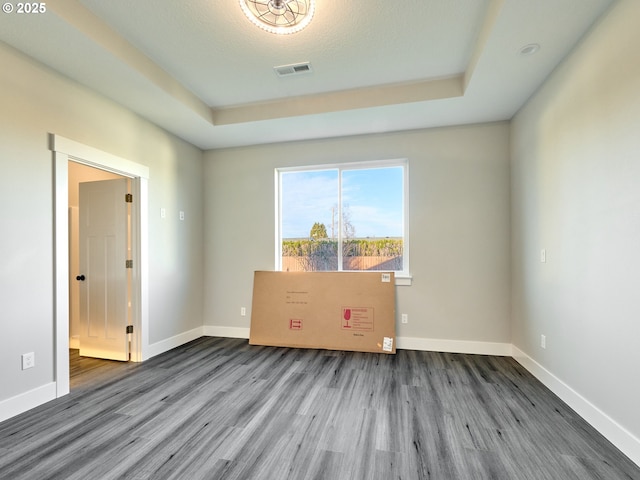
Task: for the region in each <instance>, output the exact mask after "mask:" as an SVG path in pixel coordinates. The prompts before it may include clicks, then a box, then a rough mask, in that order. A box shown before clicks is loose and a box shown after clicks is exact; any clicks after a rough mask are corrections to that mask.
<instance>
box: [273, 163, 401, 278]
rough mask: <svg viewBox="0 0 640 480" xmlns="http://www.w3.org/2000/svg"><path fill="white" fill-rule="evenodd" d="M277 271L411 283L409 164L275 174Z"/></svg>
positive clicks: (284, 170) (318, 168) (331, 167)
mask: <svg viewBox="0 0 640 480" xmlns="http://www.w3.org/2000/svg"><path fill="white" fill-rule="evenodd" d="M276 192H277V201H276V211H277V215H276V222H277V227H276V231H277V237H278V238H277V242H276V244H277V249H276V250H277V251H276V269H277V270H282V271H292V272H293V271H360V270H383V271H394V272H396V275H397V276H400V277H401V276H408V272H409V268H408V267H409V265H408V245H407V238H408V235H407V221H406V218H407V208H406V205H407V200H406V199H407V197H408V195H407V162H406V160H389V161H380V162H363V163H351V164H341V165H329V166H316V167H306V168H281V169H277V170H276Z"/></svg>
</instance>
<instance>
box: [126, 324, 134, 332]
mask: <svg viewBox="0 0 640 480" xmlns="http://www.w3.org/2000/svg"><path fill="white" fill-rule="evenodd" d="M127 333H133V325H127Z"/></svg>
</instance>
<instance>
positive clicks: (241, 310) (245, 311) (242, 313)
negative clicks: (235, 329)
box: [240, 307, 247, 317]
mask: <svg viewBox="0 0 640 480" xmlns="http://www.w3.org/2000/svg"><path fill="white" fill-rule="evenodd" d="M240 316H242V317H246V316H247V309H246V308H245V307H240Z"/></svg>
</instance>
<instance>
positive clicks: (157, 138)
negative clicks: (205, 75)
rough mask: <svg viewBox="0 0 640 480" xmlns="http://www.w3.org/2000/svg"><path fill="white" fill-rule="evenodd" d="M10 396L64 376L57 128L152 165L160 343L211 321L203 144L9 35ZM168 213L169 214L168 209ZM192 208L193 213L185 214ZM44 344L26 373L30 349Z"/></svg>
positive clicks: (5, 353) (1, 97)
mask: <svg viewBox="0 0 640 480" xmlns="http://www.w3.org/2000/svg"><path fill="white" fill-rule="evenodd" d="M0 65H2V72H1V75H0V105H1V106H2V107H1V110H0V167H1V169H2V174H1V175H0V202H1V204H2V205H3V208H2V210H1V211H0V228H1V229H2V235H0V252H2V256H3V260H2V262H0V305H1V306H2V308H1V309H0V325H1V327H0V328H1V329H2V333H1V335H0V401H2V400H3V399H7V398H10V397H13V396H16V395H18V394H21V393H25V392H27V391H29V390H32V389H35V388H38V387H40V386H43V385H45V384H48V383H51V382H53V380H54V377H53V375H54V372H53V369H54V352H53V348H54V337H53V334H54V324H53V299H54V291H53V253H52V252H53V214H52V199H53V196H52V195H53V193H52V188H53V187H52V184H53V179H52V164H53V162H52V154H51V152H50V151H49V148H48V147H49V145H48V133H50V132H51V133H56V134H59V135H62V136H64V137H67V138H70V139H72V140H75V141H78V142H82V143H85V144H87V145H90V146H92V147H95V148H98V149H101V150H104V151H106V152H109V153H112V154H114V155H119V156H121V157H124V158H127V159H129V160H131V161H134V162H137V163H140V164H143V165H147V166H148V167H149V169H150V178H149V204H150V207H149V208H150V219H149V243H150V245H149V264H150V272H149V273H150V283H149V288H150V293H149V295H150V299H149V300H150V332H149V334H150V342H151V343H154V342H158V341H160V340H163V339H166V338H168V337H171V336H173V335H177V334H179V333H182V332H185V331H188V330H191V329H193V328H196V327H200V326H201V325H202V277H203V271H202V261H201V259H202V255H203V253H202V251H203V244H202V239H203V234H202V226H201V224H202V222H201V219H202V216H203V213H202V209H203V200H202V192H203V185H202V152H201V151H200V150H198V149H196V148H194V147H192V146H191V145H189V144H187V143H185V142H183V141H181V140H178V139H177V138H176V137H174V136H172V135H170V134H168V133H167V132H165V131H163V130H161V129H159V128H158V127H156V126H154V125H152V124H150V123H148V122H146V121H144V120H142V119H141V118H139V117H138V116H136V115H134V114H132V113H131V112H129V111H128V110H126V109H125V108H123V107H121V106H118V105H116V104H114V103H112V102H110V101H108V100H106V99H104V98H103V97H100V96H98V95H96V94H94V93H92V92H90V91H89V90H87V89H85V88H83V87H81V86H80V85H78V84H75V83H73V82H70V81H69V80H68V79H66V78H65V77H63V76H61V75H58V74H55V73H53V72H51V71H50V70H48V69H46V68H45V67H43V66H41V65H39V64H36V63H35V62H33V61H31V60H29V59H27V58H26V57H24V56H22V55H21V54H18V53H17V52H16V51H14V50H12V49H10V48H9V47H6V46H5V45H4V44H2V43H0ZM161 207H165V208H166V209H167V219H166V220H161V219H160V214H159V212H160V208H161ZM181 209H182V210H185V212H186V220H185V222H180V221H179V220H178V211H179V210H181ZM26 352H35V358H36V366H35V368H32V369H29V370H25V371H22V370H21V368H20V355H21V354H23V353H26Z"/></svg>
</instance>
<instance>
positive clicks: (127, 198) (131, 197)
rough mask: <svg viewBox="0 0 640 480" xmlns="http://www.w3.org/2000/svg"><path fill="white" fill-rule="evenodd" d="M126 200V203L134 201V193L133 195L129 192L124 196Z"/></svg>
mask: <svg viewBox="0 0 640 480" xmlns="http://www.w3.org/2000/svg"><path fill="white" fill-rule="evenodd" d="M124 201H125V202H126V203H133V195H131V194H130V193H127V194H126V195H125V196H124Z"/></svg>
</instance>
